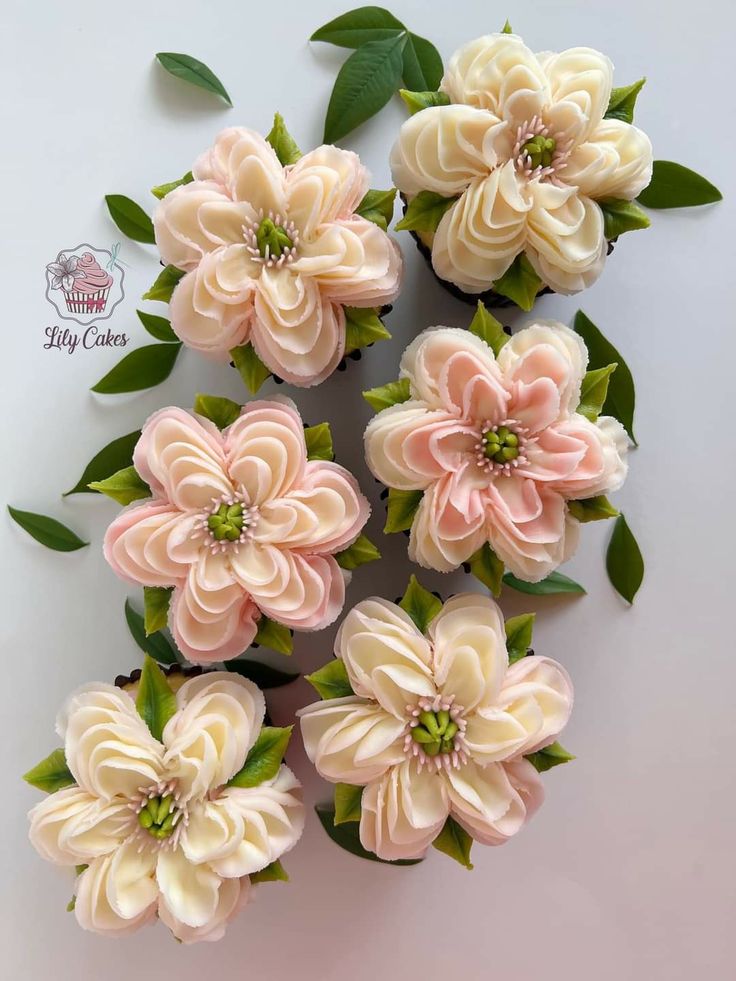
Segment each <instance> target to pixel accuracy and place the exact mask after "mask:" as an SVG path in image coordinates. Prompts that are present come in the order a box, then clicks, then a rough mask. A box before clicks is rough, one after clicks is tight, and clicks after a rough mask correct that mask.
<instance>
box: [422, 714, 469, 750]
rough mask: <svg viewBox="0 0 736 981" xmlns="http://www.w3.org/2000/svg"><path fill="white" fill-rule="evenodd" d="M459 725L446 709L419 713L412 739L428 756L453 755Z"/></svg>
mask: <svg viewBox="0 0 736 981" xmlns="http://www.w3.org/2000/svg"><path fill="white" fill-rule="evenodd" d="M458 728H459V726H458V724H457V722H455V720H454V719H453V718H451V716H450V713H449V712H448V711H447V710H446V709H440V710H439V711H437V712H434V711H431V710H427V709H425V710H424V711H422V712H420V713H419V719H418V722H417V725H416V726H414V728H413V729H412V730H411V738H412V739H413V740H414V742H415V743H419V745H420V746H421V747H422V749H423V750H424V752H425V753H426V755H427V756H437V754H438V753H451V752H452V751H453V750H454V749H455V735H456V733H457V731H458Z"/></svg>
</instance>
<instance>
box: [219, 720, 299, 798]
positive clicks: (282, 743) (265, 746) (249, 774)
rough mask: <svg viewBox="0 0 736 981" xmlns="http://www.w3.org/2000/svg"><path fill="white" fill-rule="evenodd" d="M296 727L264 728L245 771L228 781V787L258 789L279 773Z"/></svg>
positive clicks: (248, 758)
mask: <svg viewBox="0 0 736 981" xmlns="http://www.w3.org/2000/svg"><path fill="white" fill-rule="evenodd" d="M293 728H294V726H286V727H284V728H278V727H277V726H263V728H262V729H261V731H260V733H259V734H258V739H256V741H255V743H254V745H253V747H252V749H251V751H250V752H249V753H248V756H247V757H246V760H245V764H244V765H243V769H242V770H240V771H239V772H238V773H236V774H235V776H234V777H233V778H232V779H231V780H229V781H228V783H227V785H226V786H228V787H258V786H259V785H260V784H262V783H263V782H264V781H265V780H273V778H274V777H275V776H276V774H277V773H278V772H279V768H280V766H281V761H282V760H283V758H284V753H285V752H286V747H287V746H288V745H289V740H290V739H291V730H292V729H293Z"/></svg>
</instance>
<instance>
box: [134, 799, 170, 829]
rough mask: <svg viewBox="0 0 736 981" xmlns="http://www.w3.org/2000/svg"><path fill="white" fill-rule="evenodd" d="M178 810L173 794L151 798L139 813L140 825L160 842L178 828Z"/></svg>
mask: <svg viewBox="0 0 736 981" xmlns="http://www.w3.org/2000/svg"><path fill="white" fill-rule="evenodd" d="M176 813H177V808H176V806H175V804H174V798H173V796H172V795H171V794H165V795H164V796H157V797H149V798H148V800H147V802H146V804H145V806H144V807H143V808H142V809H141V810H140V811H139V812H138V824H139V825H140V826H141V827H142V828H144V829H145V830H146V831H147V832H148V833H149V835H151V837H153V838H157V839H159V840H161V839H163V838H168V837H169V836H170V835H172V834H173V833H174V829H175V827H176Z"/></svg>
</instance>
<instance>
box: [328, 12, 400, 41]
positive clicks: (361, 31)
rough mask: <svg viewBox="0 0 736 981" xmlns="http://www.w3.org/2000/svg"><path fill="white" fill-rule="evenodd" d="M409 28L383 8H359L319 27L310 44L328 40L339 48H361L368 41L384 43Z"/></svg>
mask: <svg viewBox="0 0 736 981" xmlns="http://www.w3.org/2000/svg"><path fill="white" fill-rule="evenodd" d="M404 30H405V27H404V25H403V24H402V23H401V21H400V20H397V19H396V18H395V17H394V15H393V14H391V13H389V11H388V10H384V8H383V7H358V8H357V9H356V10H350V11H348V12H347V13H346V14H340V16H339V17H335V19H334V20H331V21H329V22H328V23H327V24H324V25H323V26H322V27H320V28H318V29H317V30H316V31H315V32H314V34H313V35H312V36H311V37H310V39H309V40H310V41H325V42H326V43H327V44H334V45H337V47H339V48H359V47H360V46H361V45H362V44H366V43H367V42H368V41H384V40H386V39H387V38H391V37H394V36H395V35H396V34H399V33H400V32H401V31H404Z"/></svg>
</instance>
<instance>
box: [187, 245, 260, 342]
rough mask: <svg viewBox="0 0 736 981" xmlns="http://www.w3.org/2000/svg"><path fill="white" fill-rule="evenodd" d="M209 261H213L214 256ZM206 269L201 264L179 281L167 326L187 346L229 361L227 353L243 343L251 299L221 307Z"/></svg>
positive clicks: (247, 327) (247, 328)
mask: <svg viewBox="0 0 736 981" xmlns="http://www.w3.org/2000/svg"><path fill="white" fill-rule="evenodd" d="M212 261H213V262H217V261H218V258H217V256H215V257H214V258H213V260H212ZM208 269H209V267H208V265H207V264H206V263H201V264H200V266H199V267H198V268H197V270H196V271H194V272H190V273H187V275H186V276H185V277H184V278H183V279H182V280H180V281H179V283H178V285H177V287H176V289H175V290H174V293H173V296H172V297H171V303H170V304H169V313H170V315H171V327H172V329H173V331H174V333H175V334H176V336H177V337H178V338H179V340H180V341H182V342H183V343H184V344H186V345H187V347H191V348H193V349H194V350H195V351H200V352H201V353H202V354H205V355H207V356H209V357H211V358H214V359H217V360H219V361H225V360H230V353H229V352H230V350H231V349H232V348H234V347H238V346H239V345H240V344H242V343H244V342H245V340H246V337H247V334H248V330H249V317H250V316H251V313H252V300H251V297H250V296H249V295H247V294H246V295H245V296H244V299H243V302H242V303H238V304H225V303H223V302H222V300H220V299H218V298H217V297H215V296H213V295H212V292H211V289H210V288H209V287H208V285H207V284H208V282H209V280H208V279H207V272H208ZM200 270H201V271H200Z"/></svg>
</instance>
